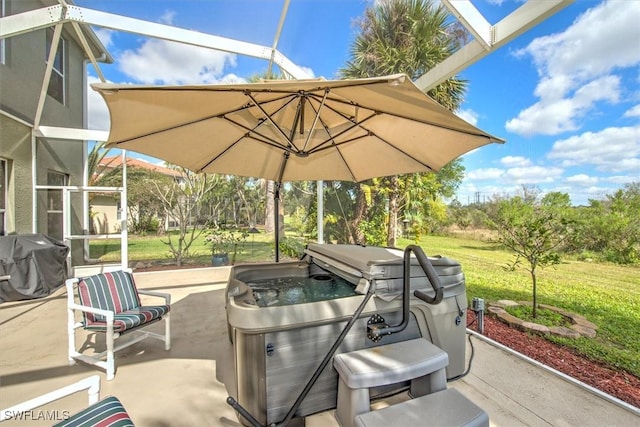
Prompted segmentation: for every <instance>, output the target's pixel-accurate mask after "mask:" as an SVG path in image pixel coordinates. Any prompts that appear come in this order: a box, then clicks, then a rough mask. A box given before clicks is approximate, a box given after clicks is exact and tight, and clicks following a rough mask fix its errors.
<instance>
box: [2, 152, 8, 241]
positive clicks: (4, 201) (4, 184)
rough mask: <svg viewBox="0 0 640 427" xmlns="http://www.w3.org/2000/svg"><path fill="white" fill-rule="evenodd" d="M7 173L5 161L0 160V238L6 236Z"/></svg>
mask: <svg viewBox="0 0 640 427" xmlns="http://www.w3.org/2000/svg"><path fill="white" fill-rule="evenodd" d="M8 183H9V171H8V170H7V161H6V160H4V159H0V236H4V235H5V234H7V223H6V220H7V186H8Z"/></svg>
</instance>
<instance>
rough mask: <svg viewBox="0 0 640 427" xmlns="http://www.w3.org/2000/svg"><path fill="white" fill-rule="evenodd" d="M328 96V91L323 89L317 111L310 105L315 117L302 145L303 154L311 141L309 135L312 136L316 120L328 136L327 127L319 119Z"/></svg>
mask: <svg viewBox="0 0 640 427" xmlns="http://www.w3.org/2000/svg"><path fill="white" fill-rule="evenodd" d="M328 95H329V89H325V91H324V95H323V96H322V101H320V106H319V107H318V109H317V110H316V109H315V108H314V107H313V104H311V108H313V109H314V110H315V113H316V117H315V118H314V119H313V124H312V125H311V128H310V129H309V135H307V140H306V141H305V142H304V145H303V146H302V152H303V153H304V151H305V150H306V148H307V145H308V144H309V141H311V135H312V134H313V130H314V129H315V128H316V125H317V124H318V120H320V122H321V123H322V126H323V127H324V128H325V130H327V134H329V132H328V127H327V125H326V124H325V123H324V121H323V120H321V119H320V112H321V111H322V109H323V108H324V105H325V101H326V100H327V96H328ZM301 130H302V129H301Z"/></svg>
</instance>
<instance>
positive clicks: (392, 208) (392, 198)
mask: <svg viewBox="0 0 640 427" xmlns="http://www.w3.org/2000/svg"><path fill="white" fill-rule="evenodd" d="M389 183H390V189H391V191H390V192H389V223H388V224H387V246H389V247H392V248H394V247H395V246H396V236H397V235H398V176H397V175H396V176H391V177H389Z"/></svg>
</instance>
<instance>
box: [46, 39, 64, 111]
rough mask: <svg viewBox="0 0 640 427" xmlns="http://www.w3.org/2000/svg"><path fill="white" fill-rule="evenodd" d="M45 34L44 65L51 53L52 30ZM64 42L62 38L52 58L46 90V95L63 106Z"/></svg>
mask: <svg viewBox="0 0 640 427" xmlns="http://www.w3.org/2000/svg"><path fill="white" fill-rule="evenodd" d="M46 33H47V50H46V57H45V63H46V61H47V59H48V58H49V52H50V51H51V44H52V43H53V29H51V28H49V29H47V31H46ZM64 48H65V41H64V39H63V38H62V37H60V40H59V42H58V49H57V50H56V55H55V57H54V58H53V69H52V71H51V79H50V80H49V88H48V89H47V94H48V95H49V96H51V97H53V98H54V99H56V100H57V101H58V102H60V103H61V104H64V101H65V96H64V94H65V84H64V69H65V67H64V53H65V52H64V51H65V49H64Z"/></svg>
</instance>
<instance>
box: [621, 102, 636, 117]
mask: <svg viewBox="0 0 640 427" xmlns="http://www.w3.org/2000/svg"><path fill="white" fill-rule="evenodd" d="M623 117H640V104H638V105H634V106H633V107H631V108H629V109H628V110H627V111H625V112H624V115H623Z"/></svg>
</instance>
